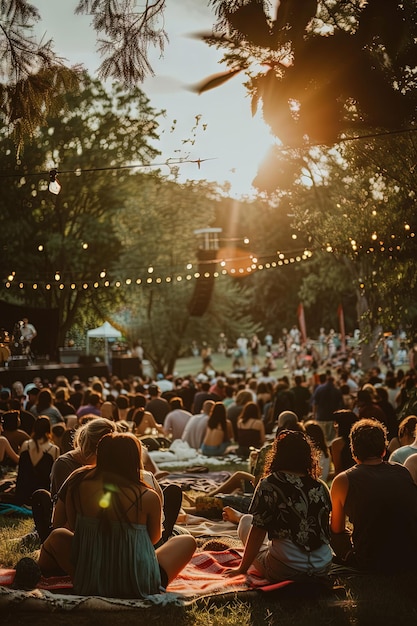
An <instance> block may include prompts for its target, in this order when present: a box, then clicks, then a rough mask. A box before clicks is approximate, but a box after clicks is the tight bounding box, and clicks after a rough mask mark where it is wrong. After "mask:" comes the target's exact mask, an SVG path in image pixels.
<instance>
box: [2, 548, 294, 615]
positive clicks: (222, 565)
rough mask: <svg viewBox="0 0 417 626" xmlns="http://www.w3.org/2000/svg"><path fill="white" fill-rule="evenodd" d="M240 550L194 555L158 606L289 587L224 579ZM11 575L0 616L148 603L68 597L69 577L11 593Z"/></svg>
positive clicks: (7, 573) (252, 575) (251, 577)
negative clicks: (10, 610) (9, 610)
mask: <svg viewBox="0 0 417 626" xmlns="http://www.w3.org/2000/svg"><path fill="white" fill-rule="evenodd" d="M242 554H243V549H240V548H239V549H235V548H231V549H228V550H224V551H222V552H209V551H201V552H196V553H195V554H194V556H193V558H192V559H191V561H190V563H189V564H188V565H187V566H186V567H185V568H184V569H183V571H182V572H181V573H180V574H179V575H178V576H177V578H175V580H173V581H172V583H171V584H170V585H169V586H168V588H167V593H165V594H159V596H160V598H159V602H158V604H160V605H169V604H175V605H177V606H185V605H187V604H191V603H192V602H194V601H196V600H198V599H199V598H203V597H207V596H216V595H223V594H230V593H242V592H247V591H250V590H260V591H273V590H277V589H282V588H284V587H286V586H288V585H290V584H291V583H292V581H284V582H281V583H276V584H271V583H269V582H268V581H267V580H264V579H262V578H261V577H259V575H258V574H257V572H256V570H254V569H253V568H252V569H250V570H249V572H248V575H247V576H245V575H241V576H236V577H233V578H228V577H225V576H224V575H223V572H224V570H225V569H226V568H228V567H236V566H237V565H238V564H239V563H240V559H241V557H242ZM14 575H15V571H14V570H13V569H0V612H1V611H3V610H4V609H5V608H10V607H11V606H13V608H14V610H19V609H20V610H22V611H27V610H35V609H36V610H50V611H52V610H54V611H55V610H56V609H60V610H64V611H72V610H76V609H77V610H91V609H95V610H118V611H119V610H120V609H132V608H145V607H146V608H148V607H150V606H152V601H150V600H143V599H132V600H125V599H120V598H102V597H93V596H77V595H73V594H72V593H71V591H72V584H71V580H70V579H69V577H60V578H42V579H41V581H40V583H39V584H38V586H37V588H36V589H34V590H33V591H20V590H14V589H11V587H10V586H11V585H12V584H13V580H14Z"/></svg>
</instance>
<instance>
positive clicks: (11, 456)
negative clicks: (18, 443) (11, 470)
mask: <svg viewBox="0 0 417 626" xmlns="http://www.w3.org/2000/svg"><path fill="white" fill-rule="evenodd" d="M3 428H4V422H3V416H2V415H0V477H1V475H2V473H3V468H4V473H6V472H7V469H8V467H9V465H11V464H13V466H16V465H17V464H18V463H19V455H18V454H16V452H15V451H14V450H13V448H12V446H11V445H10V442H9V440H8V439H7V438H6V437H5V436H4V435H3Z"/></svg>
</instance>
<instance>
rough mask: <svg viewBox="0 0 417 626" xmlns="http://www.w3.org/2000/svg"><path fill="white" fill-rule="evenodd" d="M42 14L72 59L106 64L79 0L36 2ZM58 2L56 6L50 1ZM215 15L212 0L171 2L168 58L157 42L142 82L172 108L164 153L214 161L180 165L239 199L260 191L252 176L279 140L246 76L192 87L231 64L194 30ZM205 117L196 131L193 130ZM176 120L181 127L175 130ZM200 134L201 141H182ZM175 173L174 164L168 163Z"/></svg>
mask: <svg viewBox="0 0 417 626" xmlns="http://www.w3.org/2000/svg"><path fill="white" fill-rule="evenodd" d="M32 3H33V4H34V5H35V6H36V7H37V8H38V10H39V12H40V14H41V21H40V22H39V24H38V25H37V31H38V33H39V34H40V35H43V36H45V38H47V39H53V40H54V44H55V51H56V52H57V54H58V55H60V56H62V57H64V58H65V59H67V60H68V62H69V63H70V64H75V63H82V64H83V65H84V66H85V67H86V68H87V69H88V70H89V71H90V72H91V73H94V71H95V70H96V69H97V67H98V66H99V64H100V57H99V55H98V54H97V53H96V52H95V32H94V30H93V29H92V27H91V26H90V21H91V18H90V17H89V16H80V15H77V16H76V15H74V9H75V6H76V4H77V0H59V2H58V3H53V2H52V0H32ZM52 5H53V7H54V8H53V10H51V7H52ZM214 21H215V16H214V13H213V11H212V10H211V9H210V8H209V7H208V6H207V0H167V8H166V11H165V28H166V31H167V33H168V37H169V42H168V43H167V44H166V46H165V50H164V53H163V56H162V57H161V56H160V53H159V50H156V49H154V48H151V50H150V55H149V56H150V60H151V65H152V67H153V70H154V72H155V76H154V77H149V78H147V79H146V80H145V82H144V83H143V84H142V85H141V86H140V87H141V89H142V90H143V91H144V92H145V93H146V95H147V96H148V98H149V100H150V104H151V106H153V107H154V108H155V109H156V110H166V117H165V119H163V120H162V121H161V126H162V128H161V132H162V134H161V140H160V142H158V144H157V147H158V149H159V150H160V151H161V152H162V157H159V159H158V163H161V162H163V161H165V160H166V159H169V158H172V159H178V158H189V159H191V160H197V159H201V160H203V159H207V161H205V162H204V163H202V164H201V167H200V169H199V168H198V166H197V164H196V163H184V164H182V165H181V166H180V172H179V176H180V180H186V179H192V180H199V179H206V180H209V181H217V182H221V183H222V182H225V181H228V182H230V184H231V194H232V195H234V196H236V197H238V196H241V195H252V194H253V193H254V190H253V187H252V186H251V182H252V180H253V178H254V177H255V175H256V172H257V168H258V166H259V164H260V163H261V161H262V160H263V158H264V156H265V154H266V152H267V151H268V148H269V147H270V146H271V145H272V144H273V143H274V139H273V137H272V136H271V135H270V133H269V130H268V128H267V126H266V124H265V123H264V122H263V120H262V118H261V115H260V113H258V114H257V116H255V117H254V118H253V117H252V116H251V106H250V98H249V96H248V95H247V92H246V90H245V88H244V87H243V84H242V83H243V81H244V75H243V74H242V75H239V74H238V75H237V76H236V77H234V78H233V79H232V80H230V81H229V82H227V83H226V84H225V85H223V86H221V87H218V88H217V89H213V90H210V91H208V92H206V93H204V94H201V95H197V94H196V93H193V92H191V91H190V90H189V89H187V86H190V85H195V84H196V83H199V82H200V81H201V80H202V79H204V78H205V77H207V76H209V75H211V74H214V73H216V72H221V71H224V70H226V69H227V67H226V66H225V65H224V64H221V63H220V59H221V53H220V52H219V51H217V50H215V49H213V48H209V47H208V46H207V45H206V44H205V43H204V42H202V41H201V40H198V39H196V38H195V37H192V36H191V35H192V34H193V33H194V34H195V33H199V32H202V31H205V32H207V31H210V30H211V28H212V26H213V24H214ZM196 116H201V117H200V118H199V123H198V126H197V130H196V134H195V136H194V134H193V128H194V127H195V124H196ZM173 120H176V123H175V125H174V126H175V130H174V131H173V132H171V128H172V126H173ZM190 138H191V139H194V145H191V144H190V143H189V142H188V143H183V141H184V140H186V139H190ZM161 171H162V172H163V173H164V171H166V173H167V174H168V168H164V167H162V168H161Z"/></svg>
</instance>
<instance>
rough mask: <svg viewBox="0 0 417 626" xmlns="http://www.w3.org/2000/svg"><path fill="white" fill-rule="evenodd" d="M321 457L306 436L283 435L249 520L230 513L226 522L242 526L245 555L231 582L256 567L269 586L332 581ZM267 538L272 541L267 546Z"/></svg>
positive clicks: (269, 461)
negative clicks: (289, 582)
mask: <svg viewBox="0 0 417 626" xmlns="http://www.w3.org/2000/svg"><path fill="white" fill-rule="evenodd" d="M318 475H319V465H318V452H317V450H316V448H315V447H314V446H313V445H312V443H311V442H310V439H309V438H308V437H307V435H306V434H305V433H303V432H297V431H290V430H283V431H281V432H280V433H279V435H278V436H277V437H276V439H275V441H274V444H273V447H272V450H271V453H270V455H269V457H268V459H267V463H266V467H265V475H264V478H263V479H262V480H261V481H260V482H259V484H258V486H257V488H256V490H255V494H254V496H253V500H252V503H251V505H250V507H249V514H241V513H239V512H238V511H236V510H235V509H233V508H232V507H225V508H224V510H223V519H224V520H225V521H231V522H235V523H238V535H239V538H240V539H241V541H242V542H243V544H244V545H245V551H244V554H243V557H242V561H241V563H240V565H239V567H237V568H231V569H226V570H225V574H226V576H238V575H240V574H246V572H247V571H248V569H249V568H250V567H251V565H253V566H254V567H255V568H256V570H257V572H258V573H259V574H260V575H261V576H263V577H264V578H266V579H267V580H269V581H270V582H280V581H283V580H304V579H310V580H311V579H312V578H313V577H314V578H316V579H320V580H327V574H328V571H329V568H330V565H331V562H332V551H331V548H330V528H329V514H330V510H331V502H330V494H329V489H328V487H327V485H326V484H325V483H324V482H323V481H322V480H319V478H318ZM266 535H268V541H267V542H266V541H265V538H266Z"/></svg>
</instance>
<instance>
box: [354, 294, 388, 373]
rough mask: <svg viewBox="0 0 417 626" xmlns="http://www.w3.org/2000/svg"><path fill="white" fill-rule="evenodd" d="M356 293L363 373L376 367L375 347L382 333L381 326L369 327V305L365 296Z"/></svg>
mask: <svg viewBox="0 0 417 626" xmlns="http://www.w3.org/2000/svg"><path fill="white" fill-rule="evenodd" d="M356 293H357V311H358V320H359V330H360V333H361V340H360V345H361V368H362V370H363V371H364V372H366V371H368V370H369V369H371V368H372V367H375V366H376V365H378V357H377V354H376V345H377V343H378V339H379V337H380V336H381V333H382V326H381V325H380V324H378V325H377V326H375V327H373V328H372V327H371V323H370V319H369V305H368V300H367V298H366V296H365V294H363V293H361V292H360V291H359V290H357V291H356Z"/></svg>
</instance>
